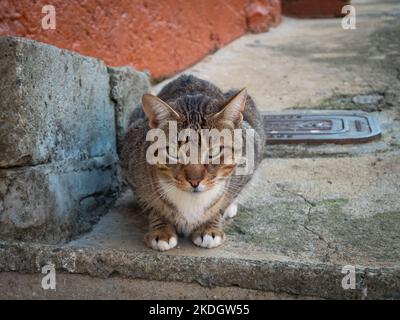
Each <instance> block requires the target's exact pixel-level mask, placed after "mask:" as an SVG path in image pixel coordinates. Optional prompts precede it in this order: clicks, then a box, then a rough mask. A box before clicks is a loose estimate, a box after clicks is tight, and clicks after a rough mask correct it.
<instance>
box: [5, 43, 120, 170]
mask: <svg viewBox="0 0 400 320" xmlns="http://www.w3.org/2000/svg"><path fill="white" fill-rule="evenodd" d="M0 74H1V77H0V96H1V97H0V167H3V168H7V167H14V166H23V165H37V164H43V163H49V162H54V161H59V160H66V159H70V160H72V159H88V158H91V157H101V156H104V155H106V154H110V153H113V152H115V149H116V146H115V143H116V138H115V137H116V132H115V112H114V106H113V102H112V101H111V98H110V94H109V93H110V84H109V74H108V72H107V67H106V65H105V64H104V63H103V62H102V61H100V60H97V59H94V58H90V57H84V56H81V55H79V54H76V53H72V52H69V51H67V50H63V49H59V48H56V47H54V46H50V45H46V44H43V43H39V42H36V41H32V40H28V39H24V38H17V37H0Z"/></svg>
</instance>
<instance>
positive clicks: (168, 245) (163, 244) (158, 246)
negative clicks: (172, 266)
mask: <svg viewBox="0 0 400 320" xmlns="http://www.w3.org/2000/svg"><path fill="white" fill-rule="evenodd" d="M177 244H178V240H177V239H176V238H175V237H171V238H169V241H168V242H167V241H164V240H158V241H157V240H156V239H153V240H151V247H152V248H153V249H154V250H159V251H166V250H170V249H172V248H174V247H176V245H177Z"/></svg>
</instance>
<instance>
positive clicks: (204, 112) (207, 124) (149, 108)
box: [142, 89, 247, 193]
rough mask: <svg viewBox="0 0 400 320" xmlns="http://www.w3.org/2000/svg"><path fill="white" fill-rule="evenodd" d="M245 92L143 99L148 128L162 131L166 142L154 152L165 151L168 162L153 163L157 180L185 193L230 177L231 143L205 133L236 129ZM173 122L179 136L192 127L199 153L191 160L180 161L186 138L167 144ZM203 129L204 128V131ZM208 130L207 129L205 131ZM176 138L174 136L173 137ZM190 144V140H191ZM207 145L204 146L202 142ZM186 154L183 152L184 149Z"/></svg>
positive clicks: (231, 161) (204, 187) (232, 162)
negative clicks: (219, 96)
mask: <svg viewBox="0 0 400 320" xmlns="http://www.w3.org/2000/svg"><path fill="white" fill-rule="evenodd" d="M246 98H247V93H246V90H245V89H243V90H241V91H239V92H238V93H236V94H235V95H234V96H232V97H231V98H229V99H228V100H226V101H219V100H215V99H211V98H210V97H207V96H204V95H186V96H182V97H180V98H178V99H176V100H173V101H162V100H161V99H160V98H158V97H156V96H153V95H151V94H145V95H144V96H143V98H142V104H143V109H144V112H145V114H146V116H147V118H148V123H149V127H150V128H152V129H158V130H162V131H163V132H164V133H165V135H166V137H167V141H166V143H165V145H164V146H162V147H161V148H159V150H157V153H158V152H160V153H164V155H165V156H166V158H168V160H171V159H172V160H177V161H167V163H156V164H154V169H155V170H156V174H157V176H158V178H159V179H160V180H162V181H163V182H165V183H168V184H169V185H171V186H174V187H177V188H179V189H180V190H183V191H187V192H193V193H197V192H202V191H206V190H210V189H211V188H213V187H215V186H216V185H220V184H222V183H223V182H224V181H225V180H226V178H227V177H229V176H230V175H231V174H232V173H233V171H234V169H235V167H236V165H237V163H235V161H234V159H233V157H229V159H227V158H228V157H227V156H226V155H232V154H233V153H234V150H233V148H234V146H233V143H232V142H229V139H223V138H222V137H221V138H218V141H213V142H211V141H210V140H209V139H210V138H209V136H207V137H206V136H205V135H204V132H210V130H211V132H216V131H218V132H225V133H226V132H230V133H231V134H232V136H233V131H234V129H239V128H240V126H241V122H242V119H243V111H244V108H245V104H246ZM171 123H174V124H176V129H177V133H178V135H179V133H180V132H182V130H185V129H191V132H192V133H193V132H194V133H195V136H196V138H197V141H196V144H198V154H197V155H196V156H195V160H197V161H193V157H191V161H189V162H188V161H186V162H184V161H180V160H179V159H181V158H180V156H179V154H180V155H182V149H184V148H182V145H183V144H185V143H186V142H187V141H179V139H175V140H178V141H177V144H174V143H170V141H172V140H174V139H170V134H171V131H170V125H171ZM204 129H206V130H204ZM207 129H208V130H207ZM175 138H177V137H175ZM191 142H192V143H193V140H192V141H191ZM205 142H208V144H206V147H204V143H205ZM185 154H186V152H185Z"/></svg>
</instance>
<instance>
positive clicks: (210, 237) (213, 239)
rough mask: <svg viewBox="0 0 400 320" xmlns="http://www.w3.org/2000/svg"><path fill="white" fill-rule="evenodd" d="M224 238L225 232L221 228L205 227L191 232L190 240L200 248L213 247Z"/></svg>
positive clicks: (219, 243)
mask: <svg viewBox="0 0 400 320" xmlns="http://www.w3.org/2000/svg"><path fill="white" fill-rule="evenodd" d="M224 240H225V233H224V232H223V231H222V230H217V229H206V230H202V231H195V232H194V233H193V234H192V241H193V243H194V244H195V245H196V246H199V247H202V248H215V247H218V246H219V245H221V244H222V242H224Z"/></svg>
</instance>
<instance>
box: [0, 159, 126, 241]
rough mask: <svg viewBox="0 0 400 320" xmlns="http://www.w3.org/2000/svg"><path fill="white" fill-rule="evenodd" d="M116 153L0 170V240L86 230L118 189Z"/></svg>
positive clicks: (62, 237)
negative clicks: (81, 159)
mask: <svg viewBox="0 0 400 320" xmlns="http://www.w3.org/2000/svg"><path fill="white" fill-rule="evenodd" d="M115 164H116V158H115V157H113V156H105V157H98V158H92V159H88V160H84V161H79V160H69V161H61V162H56V163H52V164H44V165H38V166H33V167H23V168H12V169H0V239H15V240H25V241H27V240H28V241H44V242H47V243H57V242H64V241H66V240H69V239H70V238H71V237H74V236H75V235H77V234H79V233H81V232H83V231H87V230H88V229H89V228H90V227H91V226H92V225H93V223H94V222H95V221H96V220H97V219H98V218H99V217H100V216H101V215H102V214H103V213H104V212H105V208H106V207H107V206H106V205H107V204H108V203H111V202H112V200H113V199H114V197H115V193H116V192H117V191H118V179H117V169H116V165H115Z"/></svg>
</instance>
